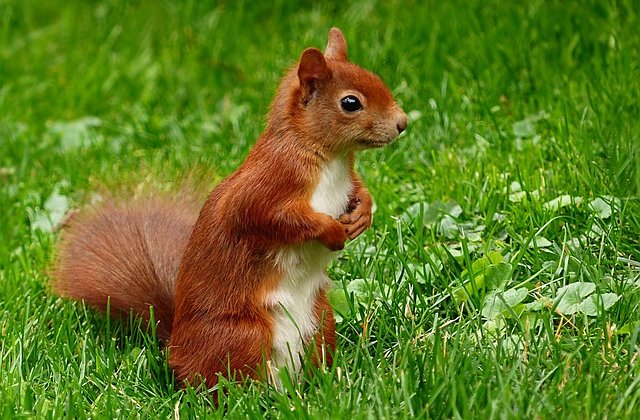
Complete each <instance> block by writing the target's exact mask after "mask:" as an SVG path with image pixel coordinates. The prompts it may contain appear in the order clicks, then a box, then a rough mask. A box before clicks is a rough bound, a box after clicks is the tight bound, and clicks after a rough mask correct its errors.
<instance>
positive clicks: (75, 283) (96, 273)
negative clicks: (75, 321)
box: [52, 197, 201, 339]
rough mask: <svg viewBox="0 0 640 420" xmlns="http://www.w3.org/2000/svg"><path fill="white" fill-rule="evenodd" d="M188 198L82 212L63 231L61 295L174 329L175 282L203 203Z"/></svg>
mask: <svg viewBox="0 0 640 420" xmlns="http://www.w3.org/2000/svg"><path fill="white" fill-rule="evenodd" d="M192 201H193V202H187V201H186V200H185V197H176V198H161V197H155V198H144V199H134V200H131V201H129V202H126V203H118V202H116V201H113V200H110V201H108V202H106V203H103V204H100V205H99V206H96V207H94V208H89V209H85V210H83V211H81V212H80V213H79V214H78V215H76V216H75V217H73V218H72V219H71V220H70V221H69V222H68V224H67V226H66V227H65V228H64V230H63V234H62V235H63V236H62V240H61V243H60V247H59V252H58V256H57V259H56V263H55V266H54V271H53V281H52V287H53V290H54V292H56V293H57V294H59V295H61V296H64V297H68V298H71V299H77V300H84V301H85V302H86V303H88V304H89V305H91V306H93V307H96V308H98V309H101V310H106V309H107V302H109V307H110V309H111V312H112V313H113V314H117V313H118V312H119V313H124V315H128V314H129V312H130V310H131V309H133V312H134V313H135V314H137V315H139V316H140V317H142V318H143V319H144V320H146V321H148V319H149V307H150V306H153V308H154V316H155V319H156V321H158V326H157V330H156V333H157V336H158V337H159V338H161V339H167V338H168V337H169V335H170V334H171V323H172V320H173V299H174V292H175V281H176V277H177V275H178V269H179V266H180V259H181V258H182V253H183V251H184V248H185V246H186V244H187V241H188V239H189V235H190V234H191V230H192V228H193V226H194V224H195V222H196V219H197V217H198V211H199V204H201V203H197V202H196V200H195V199H194V200H192Z"/></svg>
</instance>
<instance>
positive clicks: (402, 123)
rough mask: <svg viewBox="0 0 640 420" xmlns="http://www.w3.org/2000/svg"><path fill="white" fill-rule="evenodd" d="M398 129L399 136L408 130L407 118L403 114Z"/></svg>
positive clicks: (397, 124)
mask: <svg viewBox="0 0 640 420" xmlns="http://www.w3.org/2000/svg"><path fill="white" fill-rule="evenodd" d="M396 128H397V129H398V134H400V133H402V132H403V131H404V130H405V129H406V128H407V116H406V114H405V113H404V112H403V113H402V116H401V117H400V118H399V119H398V122H397V123H396Z"/></svg>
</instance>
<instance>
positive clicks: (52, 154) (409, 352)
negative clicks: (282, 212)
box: [0, 0, 640, 418]
mask: <svg viewBox="0 0 640 420" xmlns="http://www.w3.org/2000/svg"><path fill="white" fill-rule="evenodd" d="M204 3H205V2H196V1H185V2H177V3H176V2H162V3H159V2H152V1H141V2H134V3H131V2H126V1H120V0H113V1H105V2H79V1H69V2H35V1H12V0H9V1H7V0H4V1H0V22H1V23H0V211H1V213H0V214H1V217H0V220H1V221H2V223H0V236H1V237H2V241H0V371H1V372H2V374H1V375H0V410H2V411H3V414H4V416H5V417H13V416H18V415H24V416H32V415H35V416H37V417H49V418H58V417H62V416H67V417H169V416H176V417H177V416H181V417H185V418H186V417H189V418H190V417H196V416H202V415H212V416H222V415H225V414H226V415H228V416H229V417H245V416H256V417H263V416H268V417H274V418H300V417H325V418H326V417H330V418H348V417H353V418H362V417H376V418H378V417H386V418H396V417H426V418H431V417H438V418H440V417H445V418H451V417H456V418H457V417H464V418H467V417H477V418H492V417H507V418H521V417H543V418H555V417H563V418H602V417H610V418H631V417H632V416H633V415H634V414H635V415H637V413H638V412H640V401H639V398H640V366H639V364H638V351H639V349H638V326H640V315H639V314H640V246H639V245H638V244H639V242H638V238H639V237H640V211H639V210H640V200H639V193H640V170H639V169H638V168H639V167H640V166H639V153H640V138H639V136H640V98H639V95H640V61H639V52H640V38H639V37H638V35H637V28H638V26H639V24H640V21H639V13H640V10H639V9H638V7H637V4H636V3H635V2H633V1H585V2H563V1H548V2H527V3H525V2H501V1H491V2H481V1H475V0H473V1H465V2H462V1H453V2H429V3H428V4H424V3H423V2H411V1H407V2H400V1H388V2H375V1H358V2H339V3H335V4H331V3H322V4H321V5H320V4H313V3H308V2H302V4H299V5H297V4H294V3H293V2H285V1H280V2H275V3H274V4H270V5H267V3H265V4H262V3H255V2H254V3H249V2H243V1H239V2H223V3H222V4H220V5H218V6H215V7H213V6H210V5H205V4H204ZM334 25H335V26H339V27H341V28H342V29H343V30H344V31H345V34H346V36H347V39H348V41H349V42H350V45H349V52H350V57H351V59H352V60H353V61H355V62H356V63H358V64H360V65H362V66H363V67H365V68H368V69H371V70H373V71H374V72H376V73H378V74H379V75H380V76H381V77H382V78H383V79H384V80H385V81H387V83H388V84H389V86H390V87H391V89H392V90H393V92H394V94H395V95H396V97H397V99H398V101H399V102H400V103H401V105H402V106H403V108H404V109H405V111H407V112H409V113H410V115H411V121H410V126H409V129H408V130H407V132H406V134H405V135H403V136H402V138H401V141H399V142H398V143H396V144H395V145H392V146H390V147H387V148H385V149H384V150H378V151H369V152H364V153H362V154H361V155H360V158H359V161H358V167H359V171H360V173H361V174H362V176H363V179H364V180H365V182H366V183H367V185H368V186H369V189H370V191H371V193H372V195H373V196H374V198H375V202H376V213H375V217H374V224H373V226H372V228H371V229H370V230H369V231H367V232H366V233H365V234H363V235H362V236H361V237H360V238H359V239H358V240H356V241H354V242H353V243H350V244H349V245H348V247H347V248H346V250H345V251H344V252H342V254H341V256H340V258H339V259H337V260H336V262H335V263H334V264H333V265H332V266H331V269H330V276H331V277H332V279H333V280H335V283H336V285H335V287H334V291H333V292H332V296H331V299H332V301H333V303H334V307H335V309H336V311H337V312H338V313H339V315H340V318H341V321H340V323H339V324H338V332H339V344H338V345H339V349H340V352H339V354H338V356H337V360H336V363H335V365H334V366H333V367H332V368H325V369H321V370H320V371H318V372H310V371H311V370H313V369H311V368H309V372H306V373H305V375H304V380H303V381H302V382H301V383H296V384H289V385H287V386H286V391H285V392H277V391H275V390H273V389H269V388H268V387H267V386H265V385H264V384H259V383H248V384H243V385H237V384H230V383H224V382H223V383H222V384H221V388H222V389H224V391H225V393H224V395H223V396H222V397H221V405H220V407H218V408H216V407H214V406H213V404H212V401H211V398H210V397H209V395H208V394H207V393H206V392H201V391H197V390H193V389H186V390H175V389H174V384H173V379H172V376H171V372H170V371H169V369H168V367H167V363H166V360H165V355H164V353H163V351H162V349H161V348H159V346H158V344H157V343H156V342H155V340H154V339H153V338H152V337H151V336H150V335H149V334H148V333H147V332H146V331H145V330H144V328H141V327H140V325H137V324H136V323H135V322H133V321H132V322H129V323H127V322H125V323H121V322H117V321H115V320H110V319H107V318H106V317H104V316H102V315H100V314H96V313H94V312H92V311H91V310H89V309H88V308H85V307H83V306H82V305H79V304H76V303H71V302H66V301H63V300H61V299H58V298H56V297H54V296H52V295H51V294H50V293H49V292H48V291H47V287H46V284H47V267H48V266H49V264H50V262H51V260H52V258H53V255H54V253H55V245H56V242H57V234H56V233H53V232H51V230H50V226H51V224H52V221H53V222H55V221H57V220H58V219H59V217H61V215H62V214H63V213H64V210H66V209H67V208H69V207H74V206H80V205H82V204H83V203H86V202H88V201H91V200H92V199H93V198H94V196H95V194H96V192H99V191H104V190H105V189H107V190H112V189H120V188H124V189H128V190H130V191H136V190H138V189H140V188H152V189H163V190H170V189H171V188H172V185H175V183H177V182H180V181H181V180H182V179H184V178H185V177H188V176H187V175H185V174H192V173H207V174H210V176H208V177H206V178H205V179H203V180H202V182H203V183H206V184H207V185H206V187H207V188H210V187H212V186H213V185H215V184H216V183H217V182H218V181H219V180H220V179H221V178H222V177H224V176H225V175H227V174H229V173H230V172H231V171H232V170H233V169H234V168H235V167H236V166H237V165H238V164H239V163H240V162H241V161H242V160H243V158H244V156H245V155H246V153H247V152H248V150H249V148H250V147H251V144H252V142H253V141H254V139H255V138H257V136H258V135H259V133H260V132H261V130H262V129H263V127H264V114H265V113H266V110H267V108H268V105H269V102H270V99H271V95H272V93H273V92H274V89H275V86H276V84H277V82H278V78H279V77H280V75H282V74H283V71H284V69H286V68H287V67H288V66H289V65H291V64H292V63H293V62H295V60H296V59H297V57H298V56H299V54H300V52H301V51H302V50H303V49H304V48H305V47H307V46H318V47H321V46H323V45H324V44H325V42H326V35H327V31H328V29H329V27H331V26H334Z"/></svg>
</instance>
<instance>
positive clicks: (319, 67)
mask: <svg viewBox="0 0 640 420" xmlns="http://www.w3.org/2000/svg"><path fill="white" fill-rule="evenodd" d="M269 123H270V125H271V126H272V127H274V128H276V127H277V126H278V125H280V126H282V125H283V123H284V125H286V126H287V128H288V129H291V128H292V129H293V130H294V131H295V132H296V134H297V137H298V138H299V139H300V141H307V142H311V145H312V146H313V147H314V148H316V150H318V151H319V152H330V153H331V152H345V151H346V152H350V151H355V150H361V149H368V148H373V147H381V146H384V145H386V144H389V143H391V142H393V141H394V140H395V139H396V138H397V137H398V135H399V134H400V133H402V131H404V129H405V128H406V127H407V116H406V114H405V113H404V111H403V110H402V109H401V108H400V107H399V106H398V105H397V104H396V102H395V101H394V99H393V96H392V94H391V92H390V91H389V88H388V87H387V86H386V85H385V84H384V82H383V81H382V80H380V78H379V77H378V76H376V75H375V74H373V73H371V72H368V71H367V70H364V69H362V68H361V67H358V66H357V65H355V64H352V63H350V62H348V61H347V42H346V40H345V38H344V35H343V34H342V32H341V31H340V30H339V29H337V28H332V29H331V31H330V32H329V41H328V43H327V47H326V49H325V52H324V54H323V53H322V52H321V51H320V50H318V49H317V48H307V49H306V50H304V52H303V53H302V56H301V57H300V61H299V63H298V64H297V66H295V67H294V68H293V69H292V70H291V71H290V72H289V73H288V74H287V76H285V78H284V80H283V82H282V83H281V85H280V88H279V90H278V94H277V95H276V99H275V100H274V102H273V104H272V107H271V114H270V120H269Z"/></svg>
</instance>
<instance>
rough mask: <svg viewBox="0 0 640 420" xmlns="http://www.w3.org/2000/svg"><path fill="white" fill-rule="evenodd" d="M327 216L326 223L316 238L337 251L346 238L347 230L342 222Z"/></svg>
mask: <svg viewBox="0 0 640 420" xmlns="http://www.w3.org/2000/svg"><path fill="white" fill-rule="evenodd" d="M327 218H328V223H327V224H326V227H325V228H324V230H323V231H322V233H321V234H320V236H319V237H318V240H319V241H320V242H322V244H323V245H324V246H326V247H327V248H329V249H330V250H331V251H339V250H341V249H342V248H344V243H345V242H346V240H347V232H346V231H345V227H344V226H343V224H342V223H339V222H338V221H336V220H334V219H332V218H331V217H329V216H327Z"/></svg>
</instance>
